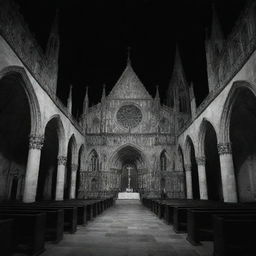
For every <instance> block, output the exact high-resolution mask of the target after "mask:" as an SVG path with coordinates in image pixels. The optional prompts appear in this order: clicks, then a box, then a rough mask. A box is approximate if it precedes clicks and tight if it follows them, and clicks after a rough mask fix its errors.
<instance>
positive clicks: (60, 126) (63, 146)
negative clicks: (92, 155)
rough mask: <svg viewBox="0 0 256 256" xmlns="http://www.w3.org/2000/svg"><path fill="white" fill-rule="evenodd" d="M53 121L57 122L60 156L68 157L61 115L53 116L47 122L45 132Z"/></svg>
mask: <svg viewBox="0 0 256 256" xmlns="http://www.w3.org/2000/svg"><path fill="white" fill-rule="evenodd" d="M52 120H56V128H57V134H58V139H59V156H66V152H67V150H66V136H65V129H64V126H63V122H62V120H61V118H60V115H59V114H56V115H53V116H51V117H50V118H49V119H48V120H47V121H46V122H45V126H44V127H43V128H44V131H45V128H46V126H47V124H48V123H49V122H50V121H52Z"/></svg>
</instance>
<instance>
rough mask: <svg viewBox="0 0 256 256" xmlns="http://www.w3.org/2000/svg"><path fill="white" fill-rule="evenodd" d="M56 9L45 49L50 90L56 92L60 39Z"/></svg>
mask: <svg viewBox="0 0 256 256" xmlns="http://www.w3.org/2000/svg"><path fill="white" fill-rule="evenodd" d="M58 13H59V12H58V10H57V11H56V16H55V18H54V21H53V24H52V28H51V32H50V35H49V39H48V43H47V49H46V58H47V63H48V67H49V70H50V71H51V77H52V79H53V83H52V85H53V88H51V90H52V91H53V93H54V94H56V90H57V77H58V59H59V48H60V39H59V29H58V27H59V14H58Z"/></svg>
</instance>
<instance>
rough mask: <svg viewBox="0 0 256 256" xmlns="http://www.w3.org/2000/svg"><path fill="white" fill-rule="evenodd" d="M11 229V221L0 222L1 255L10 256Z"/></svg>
mask: <svg viewBox="0 0 256 256" xmlns="http://www.w3.org/2000/svg"><path fill="white" fill-rule="evenodd" d="M12 229H13V219H6V220H0V244H1V250H0V252H1V255H5V256H11V255H12V246H11V243H12Z"/></svg>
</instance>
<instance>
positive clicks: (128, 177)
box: [112, 145, 145, 192]
mask: <svg viewBox="0 0 256 256" xmlns="http://www.w3.org/2000/svg"><path fill="white" fill-rule="evenodd" d="M144 166H145V160H144V158H143V156H142V154H141V152H140V151H139V150H138V149H136V148H135V147H133V146H130V145H128V146H125V147H123V148H121V149H120V150H119V151H118V152H117V153H116V154H115V156H114V159H113V161H112V167H114V168H115V169H117V170H119V175H120V179H119V184H116V185H117V188H118V190H119V191H121V192H125V191H130V192H131V191H133V192H140V190H141V189H142V185H141V184H139V172H140V170H141V169H142V167H144Z"/></svg>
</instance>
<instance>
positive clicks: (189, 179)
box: [184, 164, 193, 199]
mask: <svg viewBox="0 0 256 256" xmlns="http://www.w3.org/2000/svg"><path fill="white" fill-rule="evenodd" d="M184 167H185V171H186V188H187V199H192V198H193V188H192V173H191V165H190V164H185V166H184Z"/></svg>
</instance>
